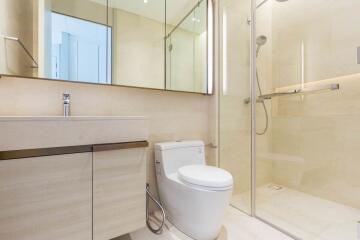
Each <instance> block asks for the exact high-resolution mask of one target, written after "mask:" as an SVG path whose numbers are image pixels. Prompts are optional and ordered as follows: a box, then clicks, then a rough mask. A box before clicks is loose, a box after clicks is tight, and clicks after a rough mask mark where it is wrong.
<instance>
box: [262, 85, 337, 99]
mask: <svg viewBox="0 0 360 240" xmlns="http://www.w3.org/2000/svg"><path fill="white" fill-rule="evenodd" d="M339 89H340V85H339V84H338V83H333V84H327V85H321V86H311V87H304V88H298V89H293V90H290V91H287V92H274V93H270V94H263V95H260V96H259V100H270V99H272V98H273V97H282V96H289V95H295V94H307V93H315V92H319V91H327V90H328V91H333V90H339Z"/></svg>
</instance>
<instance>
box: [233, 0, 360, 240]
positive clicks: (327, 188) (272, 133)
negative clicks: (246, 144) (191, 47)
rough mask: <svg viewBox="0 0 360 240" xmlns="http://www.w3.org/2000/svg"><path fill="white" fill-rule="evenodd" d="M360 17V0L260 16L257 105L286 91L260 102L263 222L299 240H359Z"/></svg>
mask: <svg viewBox="0 0 360 240" xmlns="http://www.w3.org/2000/svg"><path fill="white" fill-rule="evenodd" d="M359 11H360V2H359V1H357V0H347V1H335V0H331V1H329V0H301V1H300V0H288V1H284V0H282V1H280V0H269V1H264V2H263V4H262V5H261V6H259V7H258V8H257V10H256V35H257V39H256V40H255V39H254V41H256V47H257V49H258V55H257V59H256V62H257V72H258V74H257V75H258V77H257V79H253V81H255V86H256V90H257V97H259V96H260V95H262V94H272V93H286V94H277V95H276V96H273V95H270V97H267V98H265V99H264V98H261V97H260V98H259V101H258V102H257V103H256V123H257V125H256V131H257V133H258V134H257V135H256V154H255V157H256V186H257V187H256V216H257V217H258V218H260V219H262V220H265V221H266V222H268V223H271V224H273V225H275V226H276V227H278V228H280V229H282V230H283V231H286V232H287V233H289V234H290V235H293V236H295V237H296V238H299V239H306V240H308V239H309V240H310V239H322V240H339V239H346V240H357V239H359V236H357V227H358V221H359V220H360V160H359V157H358V156H360V148H359V143H360V127H359V121H360V104H359V103H360V65H359V60H360V59H357V57H358V55H357V49H358V47H359V46H360V30H359V28H358V26H357V25H356V24H355V23H358V22H360V15H359ZM238 19H239V21H240V20H241V18H238ZM237 31H241V30H239V29H237ZM237 44H238V45H239V43H237ZM237 77H239V78H240V77H241V75H240V74H238V75H237ZM256 80H258V81H256ZM243 81H246V79H244V80H243ZM337 84H338V86H340V89H339V90H337V89H336V88H334V89H333V91H330V90H329V89H330V88H331V86H337ZM309 89H317V91H309ZM294 91H300V92H304V94H293V93H294ZM307 92H310V93H311V94H310V93H307ZM289 93H291V94H289ZM233 109H234V108H233ZM235 111H236V112H239V111H240V110H239V108H236V110H234V112H235ZM234 114H235V113H234ZM236 114H237V113H236ZM266 119H268V120H266ZM267 125H268V128H267V129H266V126H267ZM265 129H266V131H265ZM264 131H265V132H264ZM262 132H264V134H262V135H261V133H262ZM259 133H260V134H259ZM230 161H231V160H230ZM232 161H235V160H232ZM233 164H235V163H233ZM237 164H239V160H237Z"/></svg>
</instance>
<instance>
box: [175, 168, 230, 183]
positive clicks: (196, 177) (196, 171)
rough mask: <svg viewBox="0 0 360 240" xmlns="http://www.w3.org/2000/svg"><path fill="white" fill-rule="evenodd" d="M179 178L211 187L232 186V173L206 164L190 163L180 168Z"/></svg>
mask: <svg viewBox="0 0 360 240" xmlns="http://www.w3.org/2000/svg"><path fill="white" fill-rule="evenodd" d="M178 176H179V178H180V179H181V180H182V181H184V182H187V183H190V184H195V185H198V186H204V187H210V188H227V187H232V185H233V178H232V176H231V174H230V173H229V172H227V171H225V170H223V169H220V168H216V167H210V166H206V165H188V166H184V167H181V168H179V169H178Z"/></svg>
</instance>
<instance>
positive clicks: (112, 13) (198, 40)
mask: <svg viewBox="0 0 360 240" xmlns="http://www.w3.org/2000/svg"><path fill="white" fill-rule="evenodd" d="M209 3H211V0H131V1H130V0H1V1H0V18H1V21H0V74H2V75H15V76H23V77H38V78H45V79H55V80H65V81H76V82H89V83H97V84H112V85H122V86H132V87H142V88H153V89H165V90H177V91H189V92H199V93H211V90H212V44H211V41H212V39H213V38H212V32H211V31H212V24H210V23H212V21H211V19H212V9H211V6H212V4H209ZM166 5H167V6H168V7H167V9H165V6H166ZM166 11H167V12H166ZM165 15H167V19H166V18H165ZM209 36H211V37H209ZM165 58H166V61H165ZM165 63H166V64H165ZM165 85H166V87H165Z"/></svg>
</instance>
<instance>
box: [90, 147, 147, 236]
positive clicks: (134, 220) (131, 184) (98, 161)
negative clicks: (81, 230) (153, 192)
mask: <svg viewBox="0 0 360 240" xmlns="http://www.w3.org/2000/svg"><path fill="white" fill-rule="evenodd" d="M145 154H146V151H145V148H133V149H123V150H111V151H103V152H94V153H93V161H94V173H93V174H94V176H93V177H94V179H93V181H94V190H93V191H94V223H93V227H94V230H93V231H94V240H109V239H112V238H115V237H118V236H121V235H123V234H126V233H129V232H132V231H134V230H137V229H139V228H142V227H144V226H145V225H146V222H145V200H146V199H145V197H146V196H145V183H146V161H145V160H146V156H145Z"/></svg>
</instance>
